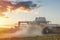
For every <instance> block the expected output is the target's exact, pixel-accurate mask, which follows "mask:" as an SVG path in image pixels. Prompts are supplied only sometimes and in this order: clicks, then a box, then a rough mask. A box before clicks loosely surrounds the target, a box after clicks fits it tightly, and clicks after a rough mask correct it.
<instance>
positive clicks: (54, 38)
mask: <svg viewBox="0 0 60 40" xmlns="http://www.w3.org/2000/svg"><path fill="white" fill-rule="evenodd" d="M0 40H60V34H53V35H43V36H35V37H24V38H20V37H19V38H18V37H14V38H0Z"/></svg>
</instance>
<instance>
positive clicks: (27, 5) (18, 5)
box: [0, 0, 38, 16]
mask: <svg viewBox="0 0 60 40" xmlns="http://www.w3.org/2000/svg"><path fill="white" fill-rule="evenodd" d="M16 1H17V0H12V1H11V0H5V1H4V0H2V1H0V15H1V14H2V13H3V12H8V11H10V12H11V11H12V10H13V11H14V10H16V9H20V10H25V11H30V10H33V9H35V8H37V5H38V4H36V3H33V1H20V0H19V2H16ZM3 15H4V14H3ZM4 16H5V15H4Z"/></svg>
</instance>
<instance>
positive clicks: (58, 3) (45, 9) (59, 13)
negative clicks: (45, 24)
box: [0, 0, 60, 25]
mask: <svg viewBox="0 0 60 40" xmlns="http://www.w3.org/2000/svg"><path fill="white" fill-rule="evenodd" d="M13 1H27V0H13ZM28 1H30V0H28ZM31 1H33V2H34V3H37V4H40V5H41V7H39V8H36V9H33V10H32V11H31V12H23V11H22V12H17V11H16V12H12V13H10V12H7V13H6V12H5V13H4V14H6V16H8V17H10V18H7V19H6V18H0V25H2V24H3V25H5V24H14V23H17V22H18V21H30V20H34V19H35V18H36V17H46V19H47V20H48V21H52V23H54V24H60V0H31ZM12 22H13V23H12Z"/></svg>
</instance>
